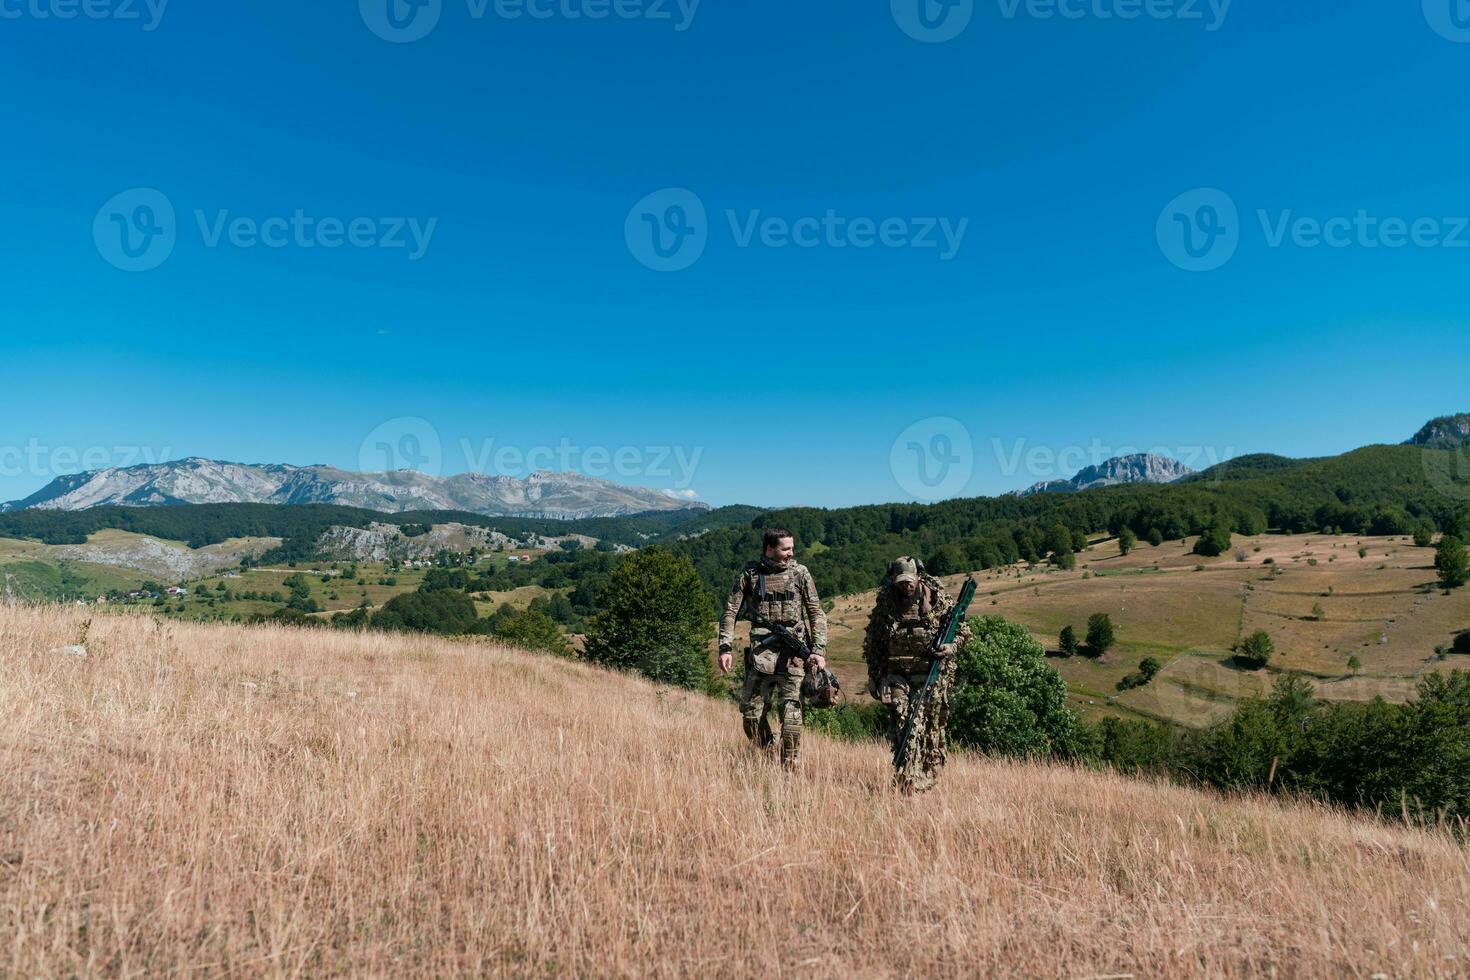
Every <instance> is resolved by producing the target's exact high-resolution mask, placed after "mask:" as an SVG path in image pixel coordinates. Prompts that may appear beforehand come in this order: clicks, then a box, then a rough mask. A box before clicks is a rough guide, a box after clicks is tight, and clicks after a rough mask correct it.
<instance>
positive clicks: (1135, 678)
mask: <svg viewBox="0 0 1470 980" xmlns="http://www.w3.org/2000/svg"><path fill="white" fill-rule="evenodd" d="M1162 668H1163V664H1161V663H1159V661H1158V660H1156V659H1154V658H1153V657H1144V658H1143V660H1142V661H1140V662H1139V664H1138V671H1137V672H1136V673H1132V674H1127V675H1125V676H1124V677H1123V679H1122V680H1120V681H1119V682H1118V690H1120V691H1131V690H1133V689H1134V688H1135V687H1143V686H1144V685H1145V684H1147V683H1148V682H1149V681H1151V680H1153V679H1154V675H1156V674H1157V673H1158V672H1159V671H1160V670H1161V669H1162Z"/></svg>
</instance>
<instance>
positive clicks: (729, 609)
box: [720, 558, 827, 766]
mask: <svg viewBox="0 0 1470 980" xmlns="http://www.w3.org/2000/svg"><path fill="white" fill-rule="evenodd" d="M762 580H764V585H765V598H764V600H762V598H761V596H760V591H761V584H762ZM747 602H748V603H749V604H750V606H751V607H752V608H757V609H759V610H760V612H761V614H762V615H764V616H765V617H766V618H767V619H769V620H770V621H771V622H773V623H779V624H781V625H782V626H787V627H790V628H791V630H792V632H794V633H796V634H797V635H798V636H801V637H803V638H804V639H805V640H806V643H807V647H808V648H810V650H811V651H812V653H814V654H818V655H825V653H826V649H827V614H826V613H824V612H822V603H821V600H820V599H818V598H817V586H816V583H815V582H813V581H812V573H811V572H809V571H807V569H806V566H805V565H801V564H799V563H797V562H795V561H789V562H786V563H784V564H783V563H781V562H777V561H773V560H772V559H769V558H762V559H761V560H760V561H758V562H752V563H751V564H750V565H748V566H747V567H746V569H745V571H744V572H741V573H740V577H739V578H738V579H736V580H735V584H734V585H733V586H732V587H731V588H730V595H729V597H728V598H727V599H726V600H725V614H724V615H723V616H721V617H720V649H721V650H728V649H730V647H731V645H732V643H733V640H734V632H735V617H736V616H737V615H739V613H740V608H741V606H742V605H744V604H745V603H747ZM769 635H770V633H769V632H768V631H767V630H763V629H761V628H760V627H759V626H755V625H754V624H752V626H751V630H750V641H751V646H750V647H749V648H747V649H746V651H745V686H744V687H743V688H742V689H741V692H740V715H741V719H742V723H743V725H744V728H745V735H746V737H747V738H749V739H750V740H751V741H752V742H754V743H755V744H757V745H761V744H763V738H762V725H761V722H762V721H764V720H765V717H766V713H767V711H769V710H770V706H771V700H772V698H773V697H774V696H775V695H776V694H777V693H779V694H780V695H781V761H782V762H783V763H785V764H786V765H788V766H794V765H795V764H796V761H797V758H798V757H799V756H800V754H801V681H802V677H803V676H805V673H806V662H805V660H804V659H803V658H802V657H800V656H792V655H788V654H785V653H784V652H782V651H781V649H780V647H779V646H774V645H773V646H768V647H766V648H765V649H763V650H761V651H760V652H759V653H756V652H754V648H755V647H757V646H759V645H760V643H761V641H762V640H764V639H765V638H766V637H768V636H769ZM767 731H769V729H767Z"/></svg>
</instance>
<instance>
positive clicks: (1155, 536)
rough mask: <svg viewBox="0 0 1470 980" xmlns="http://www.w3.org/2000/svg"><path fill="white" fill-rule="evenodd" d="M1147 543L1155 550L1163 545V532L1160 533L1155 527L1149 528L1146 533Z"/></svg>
mask: <svg viewBox="0 0 1470 980" xmlns="http://www.w3.org/2000/svg"><path fill="white" fill-rule="evenodd" d="M1148 543H1149V544H1151V545H1153V546H1154V547H1155V548H1157V547H1158V546H1159V545H1161V544H1163V543H1164V532H1163V531H1160V530H1159V529H1158V528H1156V527H1152V528H1149V531H1148Z"/></svg>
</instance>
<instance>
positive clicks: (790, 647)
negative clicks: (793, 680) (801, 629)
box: [744, 575, 812, 747]
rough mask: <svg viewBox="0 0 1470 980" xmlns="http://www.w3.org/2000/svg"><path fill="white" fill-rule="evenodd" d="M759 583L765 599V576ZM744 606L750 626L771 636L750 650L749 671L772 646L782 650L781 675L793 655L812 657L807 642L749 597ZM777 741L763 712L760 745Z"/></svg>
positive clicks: (777, 668) (779, 663) (761, 594)
mask: <svg viewBox="0 0 1470 980" xmlns="http://www.w3.org/2000/svg"><path fill="white" fill-rule="evenodd" d="M759 581H760V592H759V595H760V596H761V597H762V598H764V597H765V592H766V580H765V576H764V575H762V576H761V577H760V580H759ZM744 605H745V612H746V618H747V619H749V620H750V625H751V626H753V627H754V626H759V627H760V628H761V629H763V630H766V631H767V632H768V633H769V634H770V635H769V636H767V637H766V638H765V639H764V640H761V641H760V643H758V644H756V645H754V646H752V647H751V648H750V654H751V658H750V659H748V660H747V662H746V669H747V670H749V669H750V663H751V660H753V658H754V655H755V654H756V653H758V652H759V651H761V650H764V649H765V648H767V647H770V646H779V647H780V648H781V657H780V659H779V660H777V661H776V673H777V674H779V673H781V669H782V668H783V667H785V666H786V661H787V660H789V659H790V658H791V657H792V655H795V656H798V657H800V658H801V659H802V660H803V661H805V660H807V659H809V658H810V657H811V655H812V651H811V648H810V647H808V646H807V645H806V641H805V640H803V639H802V638H801V637H799V636H797V635H796V634H795V633H793V632H792V631H791V630H790V629H789V628H787V627H785V626H782V625H781V624H780V623H777V622H773V621H772V620H770V619H767V618H766V617H765V615H763V614H762V613H761V612H760V611H759V610H758V609H757V608H756V605H755V604H754V603H752V602H751V601H750V598H749V596H747V597H746V601H745V603H744ZM775 740H776V733H775V732H773V731H771V720H770V718H768V717H767V716H766V713H765V712H764V711H762V712H761V730H760V744H761V746H762V747H764V746H767V745H770V744H771V743H772V742H774V741H775Z"/></svg>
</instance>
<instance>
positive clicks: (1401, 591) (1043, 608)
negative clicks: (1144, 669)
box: [828, 535, 1470, 727]
mask: <svg viewBox="0 0 1470 980" xmlns="http://www.w3.org/2000/svg"><path fill="white" fill-rule="evenodd" d="M1193 543H1194V539H1193V538H1188V539H1185V540H1184V541H1182V542H1181V541H1170V542H1165V543H1164V544H1162V545H1160V546H1159V547H1150V546H1149V545H1147V544H1141V545H1139V546H1138V548H1137V549H1136V550H1134V551H1133V552H1132V553H1131V554H1128V555H1126V556H1125V555H1120V554H1119V550H1118V544H1117V542H1116V541H1115V540H1111V539H1109V540H1102V541H1098V542H1097V543H1095V544H1094V545H1093V546H1092V547H1090V548H1089V549H1088V550H1086V551H1083V552H1081V553H1080V554H1078V555H1077V567H1076V568H1075V569H1073V570H1071V571H1062V570H1061V569H1057V568H1053V567H1051V566H1048V565H1038V566H1035V567H1024V566H1010V567H1006V568H1000V569H990V570H988V571H982V572H978V573H977V574H976V578H977V579H978V581H979V583H980V591H979V594H978V595H977V596H976V599H975V604H974V606H973V611H974V612H975V613H978V614H985V615H990V614H994V615H1000V616H1004V617H1006V618H1007V619H1010V620H1013V621H1015V622H1018V623H1021V624H1022V625H1024V626H1026V627H1027V628H1028V629H1029V630H1030V631H1031V632H1032V634H1033V635H1035V637H1036V638H1037V640H1039V641H1040V642H1041V644H1042V645H1043V646H1045V647H1046V648H1047V649H1048V650H1051V651H1054V652H1055V651H1056V649H1057V635H1058V634H1059V633H1060V632H1061V629H1062V627H1064V626H1067V625H1071V626H1073V627H1074V628H1075V629H1076V630H1077V633H1078V635H1079V636H1081V635H1082V634H1083V633H1085V632H1086V627H1087V618H1088V616H1089V615H1091V614H1092V613H1094V612H1104V613H1107V614H1108V615H1109V616H1110V617H1111V618H1112V621H1113V623H1114V625H1115V627H1116V628H1117V633H1118V645H1117V647H1116V648H1115V649H1114V650H1113V651H1112V652H1110V653H1109V654H1108V656H1106V657H1104V658H1102V659H1101V660H1094V659H1091V658H1089V657H1085V656H1079V657H1073V658H1070V659H1068V658H1062V657H1060V656H1054V657H1053V658H1051V660H1050V662H1051V664H1052V666H1054V667H1056V668H1057V670H1058V671H1059V672H1060V673H1061V675H1062V677H1063V678H1064V679H1065V680H1066V682H1067V687H1068V689H1069V691H1070V692H1071V699H1072V705H1073V707H1074V708H1076V709H1077V710H1078V712H1079V713H1080V714H1081V715H1082V716H1083V717H1088V718H1095V717H1098V716H1101V715H1107V714H1114V715H1123V716H1132V717H1144V718H1155V719H1159V720H1165V721H1173V722H1178V723H1180V724H1184V725H1189V726H1195V727H1198V726H1203V725H1206V724H1209V723H1212V722H1216V721H1220V720H1222V719H1223V718H1225V717H1226V716H1228V715H1229V714H1230V712H1231V710H1232V709H1233V708H1234V707H1235V704H1236V703H1237V702H1238V701H1239V700H1241V699H1242V698H1248V697H1260V696H1263V695H1264V694H1265V693H1266V692H1267V690H1268V689H1269V687H1270V685H1271V683H1272V682H1273V681H1274V680H1275V678H1276V676H1278V675H1279V674H1280V673H1281V672H1283V671H1294V672H1301V673H1304V674H1306V675H1308V676H1310V677H1311V678H1312V679H1313V683H1314V686H1315V688H1316V692H1317V695H1318V697H1321V698H1325V699H1329V700H1351V701H1363V700H1368V699H1370V698H1373V697H1375V696H1377V695H1380V694H1381V695H1383V696H1384V697H1386V698H1388V699H1389V700H1391V701H1402V700H1404V699H1406V698H1408V697H1410V696H1411V695H1412V694H1413V692H1414V684H1415V682H1416V680H1417V679H1418V678H1420V677H1422V676H1423V675H1424V674H1425V673H1428V672H1431V671H1447V670H1449V669H1452V668H1455V667H1461V668H1463V667H1465V666H1467V658H1466V657H1464V656H1457V655H1453V654H1452V655H1449V656H1448V658H1447V659H1445V660H1441V659H1440V658H1439V656H1438V654H1437V653H1436V648H1437V647H1442V646H1449V645H1450V644H1451V643H1452V642H1453V640H1454V637H1455V635H1456V634H1457V633H1458V632H1460V631H1462V630H1466V629H1470V590H1466V589H1459V590H1456V591H1454V592H1452V593H1451V594H1449V595H1445V594H1443V593H1442V592H1441V591H1440V590H1438V589H1435V588H1433V584H1434V581H1435V578H1436V575H1435V572H1434V568H1433V564H1434V549H1433V548H1420V547H1415V545H1414V543H1413V541H1412V540H1411V539H1409V538H1405V537H1383V538H1370V537H1357V536H1355V535H1258V536H1255V537H1239V538H1236V540H1235V544H1234V547H1232V548H1231V550H1230V551H1229V552H1228V553H1227V554H1224V555H1221V556H1219V557H1217V558H1204V557H1201V556H1199V555H1195V554H1192V553H1191V548H1192V546H1193ZM1360 548H1362V549H1364V550H1366V552H1367V554H1366V555H1365V556H1360V555H1359V553H1358V552H1359V549H1360ZM1273 570H1274V571H1273ZM959 580H960V576H950V577H948V578H947V579H946V581H947V582H949V584H950V585H951V586H952V591H957V588H958V583H959ZM872 605H873V593H871V592H866V593H862V594H859V595H855V596H848V597H844V598H842V599H839V600H838V601H837V603H836V604H835V606H834V608H833V610H832V612H831V613H830V614H829V616H828V622H829V629H830V633H831V648H830V652H831V654H832V659H833V663H834V669H835V670H836V672H837V674H838V676H839V678H841V679H842V681H843V683H844V685H845V686H847V687H848V689H849V690H851V691H859V690H861V688H862V685H863V684H865V683H866V677H867V675H866V668H865V667H864V665H863V663H862V660H861V657H862V636H863V631H864V630H865V629H866V627H867V621H868V614H869V612H870V611H871V609H872ZM1318 608H1320V610H1321V616H1320V618H1319V617H1318V616H1317V614H1316V612H1315V610H1316V609H1318ZM1258 629H1263V630H1265V631H1266V632H1267V633H1268V634H1270V635H1271V637H1272V639H1273V641H1274V642H1275V646H1276V654H1275V656H1274V657H1273V659H1272V662H1271V664H1270V666H1269V667H1268V669H1266V670H1262V671H1256V670H1247V669H1243V668H1242V667H1241V666H1240V665H1239V664H1237V663H1236V661H1235V658H1234V655H1233V652H1232V651H1233V648H1234V647H1235V645H1236V643H1237V642H1239V641H1240V640H1241V639H1242V638H1243V637H1244V636H1246V635H1249V634H1250V633H1252V632H1254V631H1255V630H1258ZM1143 657H1154V658H1156V659H1158V660H1160V661H1161V662H1162V663H1163V665H1164V669H1163V670H1162V672H1161V673H1160V674H1159V675H1158V677H1157V678H1155V679H1154V681H1153V682H1152V683H1151V684H1149V685H1147V686H1145V687H1140V688H1136V689H1134V690H1131V691H1128V692H1126V693H1119V692H1118V691H1117V689H1116V686H1117V683H1118V681H1120V680H1121V679H1122V678H1123V676H1124V675H1125V674H1128V673H1129V672H1131V671H1134V670H1136V669H1137V667H1138V663H1139V661H1140V660H1141V659H1142V658H1143ZM1350 657H1356V658H1357V659H1358V661H1359V666H1358V668H1357V669H1356V670H1354V669H1352V668H1350V667H1349V666H1348V659H1349V658H1350Z"/></svg>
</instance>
